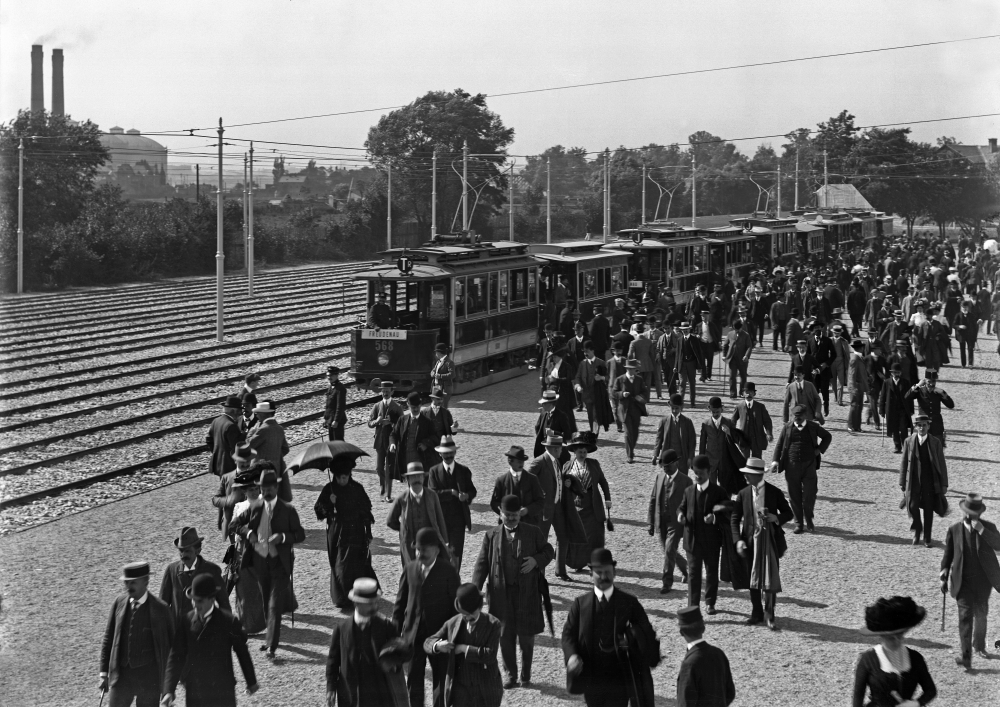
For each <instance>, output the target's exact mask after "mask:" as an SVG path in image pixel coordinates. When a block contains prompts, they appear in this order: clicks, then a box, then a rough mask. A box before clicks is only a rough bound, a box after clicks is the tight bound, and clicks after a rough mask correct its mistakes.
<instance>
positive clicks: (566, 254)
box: [528, 240, 620, 263]
mask: <svg viewBox="0 0 1000 707" xmlns="http://www.w3.org/2000/svg"><path fill="white" fill-rule="evenodd" d="M604 245H605V244H604V242H603V241H594V240H591V241H586V240H583V241H563V242H561V243H531V244H530V245H529V246H528V252H529V253H531V254H532V255H534V256H535V257H536V258H539V259H541V260H548V261H549V262H553V263H576V262H581V261H587V260H599V259H601V258H607V257H609V256H614V255H620V254H617V253H614V252H613V251H611V252H609V251H608V250H606V249H605V247H604Z"/></svg>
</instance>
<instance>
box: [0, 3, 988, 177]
mask: <svg viewBox="0 0 1000 707" xmlns="http://www.w3.org/2000/svg"><path fill="white" fill-rule="evenodd" d="M997 33H1000V2H998V1H997V0H941V1H932V0H864V1H857V0H838V1H837V2H810V1H808V0H806V1H804V0H794V1H788V2H784V1H780V0H759V1H758V2H743V1H739V2H736V1H732V2H718V1H715V2H713V1H710V0H701V1H699V2H677V1H674V0H669V1H668V0H659V1H658V2H657V1H650V2H636V1H629V2H586V1H583V0H574V1H569V2H554V1H552V0H545V1H544V2H539V0H527V1H521V0H506V1H505V2H496V1H494V2H480V1H478V0H461V1H458V2H444V1H441V0H435V1H433V2H432V1H430V0H420V1H417V2H414V1H412V0H410V1H400V2H389V1H386V0H364V1H361V0H354V1H352V2H345V1H338V0H239V2H236V1H223V0H211V1H210V2H205V1H204V0H198V1H191V0H170V1H169V2H162V1H154V0H140V1H136V0H114V1H112V0H106V1H103V2H97V1H94V0H21V1H16V0H15V1H13V2H5V3H3V6H2V10H0V118H2V120H4V121H7V120H10V119H11V118H12V117H13V116H14V115H15V114H16V112H17V110H18V108H21V107H27V106H28V105H29V98H30V50H31V45H32V44H33V43H38V42H40V43H43V44H44V45H45V102H46V107H47V108H50V107H51V58H50V57H51V50H52V49H53V48H56V47H62V48H63V49H64V51H65V57H66V59H65V93H66V110H67V112H68V113H70V114H71V115H72V116H73V117H74V118H76V119H84V118H89V119H91V120H93V121H94V122H96V123H98V124H99V125H100V126H101V128H102V129H104V130H107V129H108V128H110V127H111V126H113V125H118V126H121V127H123V128H126V129H128V128H133V127H134V128H138V129H140V130H142V131H144V132H145V131H166V130H178V129H186V128H211V127H212V126H214V125H217V123H218V119H219V117H220V116H221V117H222V118H223V120H224V122H225V123H226V124H235V123H246V122H253V121H264V120H273V119H279V118H290V117H296V116H305V115H313V114H317V113H332V112H338V111H354V110H363V109H369V108H381V107H388V106H396V105H401V104H405V103H408V102H410V101H412V100H414V99H415V98H417V97H418V96H420V95H422V94H423V93H425V92H426V91H428V90H432V89H453V88H458V87H461V88H463V89H465V90H467V91H470V92H482V93H486V94H497V93H503V92H508V91H518V90H524V89H533V88H545V87H552V86H561V85H566V84H574V83H582V82H589V81H601V80H609V79H621V78H628V77H636V76H644V75H650V74H662V73H669V72H677V71H687V70H693V69H704V68H711V67H721V66H728V65H734V64H742V63H748V62H760V61H771V60H780V59H789V58H796V57H806V56H812V55H817V54H830V53H835V52H841V51H852V50H863V49H872V48H877V47H888V46H895V45H902V44H915V43H920V42H928V41H938V40H943V39H959V38H965V37H973V36H981V35H987V34H997ZM998 87H1000V40H998V39H989V40H980V41H976V42H965V43H959V44H950V45H943V46H935V47H925V48H918V49H905V50H899V51H892V52H883V53H877V54H867V55H862V56H854V57H843V58H833V59H822V60H816V61H803V62H797V63H792V64H785V65H781V66H769V67H759V68H749V69H736V70H732V71H724V72H718V73H710V74H702V75H695V76H684V77H674V78H659V79H652V80H647V81H635V82H629V83H621V84H616V85H610V86H597V87H590V88H580V89H571V90H564V91H553V92H546V93H537V94H529V95H521V96H511V97H497V98H494V99H490V100H489V107H490V108H491V109H492V110H494V111H496V112H497V113H499V114H500V116H501V117H502V119H503V121H504V122H505V123H506V124H507V125H508V126H510V127H513V128H514V129H515V131H516V138H515V144H514V146H513V148H512V150H511V151H512V152H513V153H516V154H534V153H538V152H540V151H542V150H544V149H545V148H546V147H548V146H550V145H553V144H557V143H558V144H563V145H566V146H583V147H586V148H587V149H588V150H599V149H602V148H604V147H605V146H610V147H615V146H618V145H626V146H639V145H643V144H646V143H649V142H657V143H661V144H667V143H671V142H685V141H686V139H687V136H688V135H689V134H691V133H692V132H694V131H696V130H708V131H711V132H712V133H715V134H716V135H721V136H723V137H726V138H739V137H748V136H758V135H771V134H783V133H785V132H788V131H790V130H792V129H794V128H798V127H813V126H815V124H816V123H817V122H820V121H822V120H825V119H827V118H828V117H830V116H832V115H836V114H837V113H839V112H840V111H841V110H842V109H844V108H846V109H848V110H850V111H851V112H852V113H854V115H856V116H857V123H858V124H859V125H870V124H877V123H890V122H900V121H911V120H922V119H929V118H941V117H948V116H960V115H968V114H977V113H991V112H998V111H1000V89H998ZM384 112H385V111H381V112H367V113H358V114H354V115H348V116H338V117H327V118H317V119H312V120H301V121H295V122H284V123H276V124H271V125H259V126H253V127H240V128H232V129H231V130H229V131H227V137H242V138H253V139H255V140H273V141H284V142H298V143H310V144H316V145H336V146H345V147H363V145H364V141H365V137H366V134H367V131H368V128H369V127H370V126H371V125H372V124H374V123H375V122H376V121H377V120H378V117H379V115H381V113H384ZM913 135H914V136H915V137H916V138H917V139H920V140H927V141H933V139H934V138H935V137H937V136H940V135H952V136H955V137H957V138H958V139H959V141H960V142H967V143H976V144H986V140H987V138H989V137H998V136H1000V119H998V118H996V117H993V118H980V119H975V120H964V121H954V122H949V123H930V124H925V125H915V126H914V130H913ZM157 139H158V140H159V141H160V142H162V143H163V144H166V145H167V146H168V147H170V148H171V149H172V150H179V151H188V150H192V151H197V150H200V149H204V146H205V145H207V144H208V142H207V141H206V140H204V139H185V138H157ZM759 142H761V141H759V140H758V141H748V142H739V143H737V144H738V145H739V147H740V149H741V150H742V151H743V152H746V153H750V154H752V152H753V151H754V149H756V145H757V144H758V143H759ZM765 142H771V143H773V144H774V146H775V147H776V148H777V147H778V146H779V145H780V143H781V142H782V141H781V140H780V139H775V140H765ZM260 147H261V148H263V149H268V148H266V146H264V145H260ZM241 149H242V148H230V150H231V151H239V150H241ZM286 149H288V150H290V151H291V150H293V149H295V148H286ZM299 149H300V150H301V151H300V153H297V154H305V153H306V152H308V150H305V149H302V148H299ZM331 154H350V153H345V152H344V151H343V150H341V151H332V152H331ZM178 161H180V160H178ZM185 161H186V160H185ZM327 164H331V163H330V162H327Z"/></svg>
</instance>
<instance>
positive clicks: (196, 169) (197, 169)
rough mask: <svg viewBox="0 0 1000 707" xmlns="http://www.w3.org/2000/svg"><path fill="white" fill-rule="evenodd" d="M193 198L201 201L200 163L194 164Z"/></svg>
mask: <svg viewBox="0 0 1000 707" xmlns="http://www.w3.org/2000/svg"><path fill="white" fill-rule="evenodd" d="M194 200H195V201H201V165H199V164H196V165H195V166H194Z"/></svg>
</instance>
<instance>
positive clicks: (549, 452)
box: [524, 432, 597, 582]
mask: <svg viewBox="0 0 1000 707" xmlns="http://www.w3.org/2000/svg"><path fill="white" fill-rule="evenodd" d="M593 442H594V438H593V436H591V435H590V434H589V433H587V432H581V433H579V434H578V435H577V436H576V437H574V438H573V444H571V445H565V444H564V443H563V438H562V437H558V436H553V437H547V438H546V439H545V454H543V455H541V456H539V457H535V458H534V459H532V460H531V461H529V462H528V464H527V465H526V466H525V469H524V470H525V472H527V473H529V474H532V475H533V476H535V478H537V479H538V485H539V486H541V488H542V493H543V494H545V505H544V506H543V507H542V521H541V524H540V525H539V527H538V529H539V530H540V531H542V538H544V539H545V541H546V542H548V539H549V530H550V529H552V528H554V529H555V531H556V541H557V542H558V543H559V549H558V551H557V553H556V576H557V577H559V579H561V580H563V581H566V582H568V581H570V579H569V575H568V574H567V573H566V560H567V558H568V556H569V546H570V544H571V543H583V542H586V540H587V531H586V529H585V528H584V527H583V521H582V520H581V519H580V514H579V512H578V511H577V509H576V506H575V505H574V504H573V501H574V499H575V498H576V497H577V496H583V495H584V490H583V484H582V483H581V482H580V479H579V478H577V477H576V476H574V475H572V474H566V473H563V464H562V462H561V461H560V460H559V457H560V456H561V454H562V452H563V450H564V449H565V448H568V447H573V448H576V447H578V446H579V447H587V448H588V450H589V449H595V450H596V448H597V446H596V444H595V443H593Z"/></svg>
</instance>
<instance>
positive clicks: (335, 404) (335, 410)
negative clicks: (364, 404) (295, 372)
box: [323, 366, 347, 442]
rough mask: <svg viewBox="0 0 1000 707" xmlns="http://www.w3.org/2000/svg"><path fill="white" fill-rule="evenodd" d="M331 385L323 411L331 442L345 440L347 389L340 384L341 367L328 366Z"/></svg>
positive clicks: (324, 425) (328, 378)
mask: <svg viewBox="0 0 1000 707" xmlns="http://www.w3.org/2000/svg"><path fill="white" fill-rule="evenodd" d="M326 375H327V380H328V382H329V385H328V387H327V389H326V406H325V408H324V411H323V431H324V432H326V433H327V437H329V439H330V441H331V442H333V441H334V440H338V439H339V440H343V439H344V427H346V425H347V388H345V387H344V384H343V383H341V382H340V366H327V368H326Z"/></svg>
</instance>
